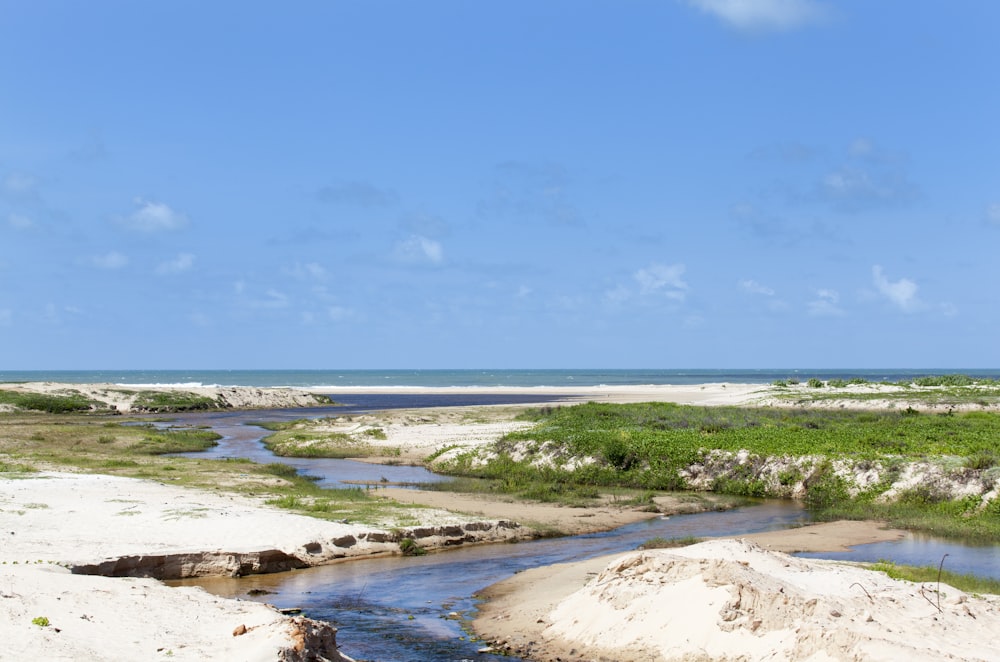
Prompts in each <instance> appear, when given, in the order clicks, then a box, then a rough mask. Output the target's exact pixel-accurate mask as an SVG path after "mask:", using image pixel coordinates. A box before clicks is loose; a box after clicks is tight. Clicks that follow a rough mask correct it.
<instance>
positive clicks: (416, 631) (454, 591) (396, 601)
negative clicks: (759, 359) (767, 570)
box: [171, 393, 1000, 662]
mask: <svg viewBox="0 0 1000 662" xmlns="http://www.w3.org/2000/svg"><path fill="white" fill-rule="evenodd" d="M543 399H544V400H545V401H547V402H551V401H552V396H541V397H539V398H538V399H537V400H535V399H532V398H531V396H521V395H511V396H501V397H500V398H498V397H497V396H479V395H471V396H470V395H467V394H466V395H454V396H453V395H447V396H441V395H434V396H423V395H419V396H412V395H404V394H398V395H395V394H393V395H378V396H375V395H372V394H359V395H357V396H356V397H353V395H352V394H343V393H338V394H337V400H338V402H341V403H344V404H345V406H344V407H341V408H337V409H330V408H326V407H324V408H316V409H308V410H303V409H288V410H266V411H253V412H221V413H216V412H213V413H206V414H189V415H184V416H182V417H179V418H177V419H175V423H184V424H196V425H208V426H211V427H212V428H213V429H215V430H216V431H217V432H218V433H219V434H221V435H223V439H222V440H221V441H220V443H219V445H218V446H216V447H215V448H213V449H211V450H209V451H206V452H204V453H198V454H197V455H198V456H199V457H205V456H206V454H207V455H209V456H214V457H247V458H250V459H252V460H254V461H257V462H283V463H286V464H289V465H292V466H294V467H296V468H297V469H299V470H300V471H301V472H303V473H308V474H310V475H312V476H317V477H319V478H320V481H319V483H318V484H319V485H322V486H325V487H329V488H337V487H341V486H344V485H345V484H347V483H345V481H371V482H377V481H381V480H382V479H386V480H389V481H391V482H401V483H415V482H428V481H435V480H448V479H447V477H443V476H438V475H436V474H433V473H431V472H429V471H427V470H425V469H422V468H419V467H404V466H381V465H371V464H367V463H363V462H352V461H350V460H324V459H298V458H279V457H276V456H274V455H273V454H271V453H270V452H269V451H267V450H266V449H265V448H264V447H263V444H262V443H261V442H260V439H261V437H262V436H263V435H264V434H266V433H265V432H264V430H263V429H261V428H259V427H256V426H253V425H248V423H251V422H255V421H265V420H292V419H298V418H307V417H320V416H331V415H336V416H340V415H350V414H357V413H362V412H365V411H372V410H378V409H393V408H416V407H440V406H468V405H484V404H514V403H524V402H533V401H541V400H543ZM808 521H809V515H808V513H807V512H806V511H805V510H803V509H802V507H801V506H800V505H799V504H797V503H795V502H790V501H780V500H767V501H761V502H759V503H758V504H756V505H753V506H750V507H745V508H740V509H736V510H730V511H723V512H712V513H702V514H696V515H682V516H674V517H669V518H665V517H660V518H655V519H651V520H646V521H643V522H639V523H637V524H631V525H628V526H625V527H621V528H619V529H615V530H613V531H608V532H603V533H596V534H587V535H580V536H571V537H565V538H551V539H545V540H536V541H530V542H522V543H518V544H506V545H505V544H501V545H483V546H476V547H468V548H464V549H463V548H459V549H454V550H449V551H446V552H440V553H437V554H431V555H428V556H424V557H391V558H379V559H358V560H351V561H349V562H343V563H338V564H335V565H330V566H324V567H318V568H310V569H306V570H298V571H294V572H289V573H280V574H274V575H256V576H249V577H242V578H238V579H229V578H202V579H198V580H185V581H182V582H171V583H172V584H188V585H190V584H195V585H199V586H202V587H204V588H205V589H206V590H209V591H211V592H212V593H215V594H217V595H220V596H223V597H231V598H240V599H245V600H257V601H261V602H268V603H271V604H273V605H275V606H277V607H279V608H299V609H302V612H303V613H304V614H305V615H306V616H309V617H310V618H315V619H319V620H325V621H329V622H331V623H333V624H334V625H336V626H337V628H338V629H339V632H338V635H337V640H338V642H339V643H340V645H341V650H342V651H343V652H344V653H345V654H346V655H349V656H350V657H352V658H354V659H356V660H378V661H380V662H393V661H399V662H409V661H415V660H422V661H436V660H441V661H456V660H473V659H474V660H489V661H495V662H500V661H503V660H506V661H508V662H509V661H510V660H512V659H515V658H511V657H502V656H497V655H493V654H490V653H479V652H478V651H479V650H480V649H481V648H482V647H483V644H482V643H481V642H476V641H473V640H471V638H470V637H469V635H468V633H467V632H466V631H465V629H464V627H463V624H464V622H466V621H468V620H469V619H471V618H472V617H473V616H474V614H475V609H476V601H475V598H474V597H473V596H474V594H475V592H476V591H478V590H480V589H482V588H485V587H486V586H489V585H490V584H493V583H495V582H497V581H499V580H501V579H504V578H506V577H509V576H511V575H512V574H515V573H517V572H520V571H522V570H526V569H529V568H534V567H538V566H543V565H550V564H553V563H562V562H571V561H579V560H583V559H587V558H592V557H595V556H600V555H606V554H613V553H618V552H625V551H630V550H634V549H635V548H636V547H637V546H638V545H640V544H642V543H643V542H644V541H646V540H648V539H650V538H654V537H663V538H675V537H684V536H697V537H713V536H732V535H739V534H745V533H755V532H760V531H771V530H776V529H782V528H787V527H790V526H795V525H799V524H802V523H806V522H808ZM944 554H948V559H947V563H946V567H947V568H948V569H950V570H953V571H956V572H973V573H976V574H979V575H983V576H990V577H994V578H997V579H1000V547H998V546H986V547H973V546H968V545H961V544H957V543H954V542H950V541H942V540H938V539H934V538H930V537H927V536H918V535H908V536H906V537H905V538H904V539H903V540H900V541H898V542H893V543H877V544H874V545H860V546H858V547H857V548H856V549H855V550H854V551H853V552H849V553H843V554H812V555H804V556H814V557H823V558H840V559H845V560H857V561H876V560H879V559H890V560H892V561H895V562H897V563H907V564H915V565H937V563H938V562H939V561H940V560H941V558H942V556H943V555H944ZM251 592H253V595H251V594H250V593H251Z"/></svg>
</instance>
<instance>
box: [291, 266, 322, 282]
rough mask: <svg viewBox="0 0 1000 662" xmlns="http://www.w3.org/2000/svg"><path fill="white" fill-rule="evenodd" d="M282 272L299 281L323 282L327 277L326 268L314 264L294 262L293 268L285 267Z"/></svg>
mask: <svg viewBox="0 0 1000 662" xmlns="http://www.w3.org/2000/svg"><path fill="white" fill-rule="evenodd" d="M283 271H284V272H285V273H286V274H288V275H289V276H292V277H293V278H298V279H299V280H310V279H312V280H325V279H326V277H327V271H326V268H325V267H324V266H323V265H321V264H317V263H316V262H307V263H306V264H299V263H298V262H296V263H295V265H294V266H292V267H287V268H285V269H284V270H283Z"/></svg>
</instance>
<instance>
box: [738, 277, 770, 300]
mask: <svg viewBox="0 0 1000 662" xmlns="http://www.w3.org/2000/svg"><path fill="white" fill-rule="evenodd" d="M739 286H740V289H741V290H743V291H744V292H749V293H750V294H761V295H763V296H766V297H773V296H774V294H775V292H774V290H772V289H771V288H770V287H767V286H766V285H761V284H760V283H758V282H757V281H755V280H741V281H740V282H739Z"/></svg>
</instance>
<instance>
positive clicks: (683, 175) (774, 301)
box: [0, 0, 1000, 369]
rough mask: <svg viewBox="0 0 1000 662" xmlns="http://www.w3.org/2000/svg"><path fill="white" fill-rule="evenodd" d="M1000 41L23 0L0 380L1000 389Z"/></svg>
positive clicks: (882, 28) (611, 6) (625, 0)
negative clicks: (975, 377) (533, 371)
mask: <svg viewBox="0 0 1000 662" xmlns="http://www.w3.org/2000/svg"><path fill="white" fill-rule="evenodd" d="M997 25H1000V3H996V2H993V1H991V0H981V1H969V2H963V3H929V2H928V3H919V2H918V3H914V2H902V1H896V0H880V1H878V2H872V1H871V0H842V1H838V2H832V1H825V0H657V1H653V0H649V1H644V0H634V1H630V0H618V1H614V2H611V1H598V0H594V1H580V0H565V1H560V0H551V1H549V0H531V1H529V2H522V1H519V0H505V1H504V2H488V1H483V2H469V1H467V0H463V1H455V2H421V3H416V2H403V1H400V2H379V1H372V2H346V1H335V0H324V1H322V2H320V1H316V2H296V3H287V4H285V5H282V6H281V7H279V6H278V5H277V4H274V3H264V2H240V3H236V2H207V3H206V2H188V1H184V0H176V1H171V2H166V1H162V2H152V1H151V2H132V1H124V0H123V1H119V2H113V1H102V0H95V1H94V2H87V3H81V2H72V1H70V0H65V1H63V2H54V1H48V0H33V1H32V2H22V1H16V2H12V1H8V0H0V90H2V93H0V99H2V100H0V347H2V349H0V368H5V369H97V368H120V369H127V368H161V369H165V368H231V369H236V368H483V367H491V368H515V367H523V368H532V367H538V368H544V367H621V368H628V367H657V368H682V367H702V368H715V367H746V368H754V367H830V368H836V367H841V368H849V367H858V368H861V367H911V368H923V367H927V368H930V367H945V368H947V367H954V368H963V367H964V368H985V367H997V366H1000V344H998V342H997V334H996V329H997V326H998V322H1000V305H998V304H1000V287H998V285H1000V260H998V258H997V253H998V251H997V248H998V245H1000V131H998V130H997V117H1000V80H998V75H997V55H996V53H997V50H996V26H997Z"/></svg>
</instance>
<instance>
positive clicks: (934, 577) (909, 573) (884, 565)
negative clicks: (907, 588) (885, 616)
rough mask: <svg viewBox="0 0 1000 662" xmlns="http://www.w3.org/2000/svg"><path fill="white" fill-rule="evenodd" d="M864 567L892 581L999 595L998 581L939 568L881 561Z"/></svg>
mask: <svg viewBox="0 0 1000 662" xmlns="http://www.w3.org/2000/svg"><path fill="white" fill-rule="evenodd" d="M866 567H867V568H869V569H871V570H877V571H878V572H884V573H885V574H887V575H889V576H890V577H892V578H893V579H903V580H906V581H908V582H914V583H917V584H937V583H938V582H939V581H940V582H941V583H944V584H948V585H949V586H952V587H954V588H957V589H958V590H960V591H964V592H966V593H990V594H993V595H1000V580H996V579H990V578H988V577H977V576H975V575H965V574H960V573H957V572H951V571H949V570H942V569H941V568H940V566H930V565H928V566H912V565H898V564H896V563H893V562H892V561H885V560H883V561H879V562H878V563H872V564H869V565H866Z"/></svg>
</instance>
